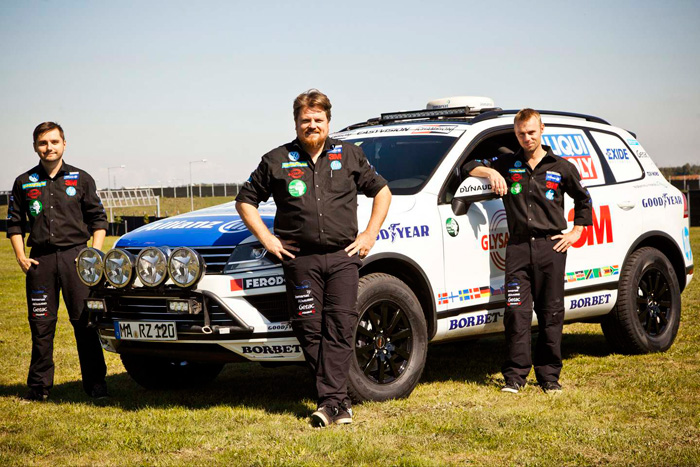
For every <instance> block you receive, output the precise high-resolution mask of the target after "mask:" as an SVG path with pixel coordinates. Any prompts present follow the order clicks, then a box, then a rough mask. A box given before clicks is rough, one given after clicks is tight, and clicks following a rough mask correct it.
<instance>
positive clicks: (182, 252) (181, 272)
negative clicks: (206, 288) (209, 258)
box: [168, 247, 205, 287]
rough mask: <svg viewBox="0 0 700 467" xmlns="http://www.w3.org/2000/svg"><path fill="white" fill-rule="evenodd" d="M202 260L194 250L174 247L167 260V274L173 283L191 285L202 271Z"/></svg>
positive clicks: (197, 280) (196, 280)
mask: <svg viewBox="0 0 700 467" xmlns="http://www.w3.org/2000/svg"><path fill="white" fill-rule="evenodd" d="M204 267H205V266H204V261H203V260H202V258H201V257H200V256H199V254H197V252H196V251H194V250H191V249H189V248H184V247H181V248H176V249H175V250H173V252H172V254H171V255H170V259H169V260H168V274H170V278H171V279H172V280H173V282H174V283H175V285H179V286H180V287H191V286H193V285H195V284H196V283H197V282H199V279H200V278H201V277H202V272H203V271H204Z"/></svg>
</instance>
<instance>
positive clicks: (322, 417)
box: [311, 405, 338, 428]
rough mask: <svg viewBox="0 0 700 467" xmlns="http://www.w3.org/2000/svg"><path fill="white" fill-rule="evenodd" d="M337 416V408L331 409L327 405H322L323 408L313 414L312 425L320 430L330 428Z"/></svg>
mask: <svg viewBox="0 0 700 467" xmlns="http://www.w3.org/2000/svg"><path fill="white" fill-rule="evenodd" d="M337 415H338V408H337V407H329V406H327V405H322V406H321V407H319V408H318V409H316V412H314V413H312V414H311V425H313V426H315V427H319V428H322V427H324V426H329V425H331V424H333V422H334V421H335V417H336V416H337Z"/></svg>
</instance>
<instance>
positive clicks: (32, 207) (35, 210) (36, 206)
mask: <svg viewBox="0 0 700 467" xmlns="http://www.w3.org/2000/svg"><path fill="white" fill-rule="evenodd" d="M43 209H44V205H43V204H41V201H39V200H38V199H35V200H33V201H30V202H29V214H31V215H32V216H34V217H36V216H38V215H39V213H40V212H41V211H42V210H43Z"/></svg>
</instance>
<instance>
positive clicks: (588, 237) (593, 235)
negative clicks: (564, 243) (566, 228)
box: [568, 205, 613, 248]
mask: <svg viewBox="0 0 700 467" xmlns="http://www.w3.org/2000/svg"><path fill="white" fill-rule="evenodd" d="M598 211H599V212H598V213H597V214H596V209H593V225H587V226H586V227H584V228H583V233H582V234H581V238H579V239H578V241H577V242H576V243H574V244H572V245H571V246H572V247H574V248H581V247H582V246H584V245H589V246H590V245H600V244H603V243H613V230H612V219H611V218H610V206H607V205H605V206H600V207H599V208H598ZM568 220H569V222H572V221H573V220H574V210H573V209H572V210H571V211H569V216H568Z"/></svg>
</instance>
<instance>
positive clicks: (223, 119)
mask: <svg viewBox="0 0 700 467" xmlns="http://www.w3.org/2000/svg"><path fill="white" fill-rule="evenodd" d="M698 24H700V2H697V1H668V2H663V3H662V2H650V1H614V2H609V1H590V2H581V1H579V2H569V1H558V2H510V1H507V2H498V1H493V2H488V3H487V2H467V1H442V2H434V3H429V2H418V1H401V2H394V1H387V2H376V1H375V2H364V1H355V2H343V3H335V2H303V3H302V2H298V3H297V2H291V1H287V2H277V1H268V2H264V1H260V2H250V1H247V2H236V1H228V2H224V1H221V2H217V1H198V2H191V1H187V2H182V1H143V2H136V1H134V2H131V1H119V2H106V1H67V0H64V1H61V2H58V1H53V0H47V1H42V2H37V1H13V0H0V70H1V71H2V72H1V73H0V106H1V108H2V109H3V111H2V112H1V113H0V137H1V138H2V141H3V143H4V148H3V150H2V152H1V155H0V157H1V158H2V159H1V160H2V166H3V167H4V170H3V171H2V172H1V173H0V190H9V189H10V187H11V184H12V181H13V180H14V178H15V177H16V175H17V174H18V173H20V172H21V171H24V170H27V169H29V168H30V167H32V166H33V165H35V164H36V163H37V161H38V157H37V156H36V154H35V153H33V152H32V148H31V132H32V130H33V128H34V127H35V126H36V124H38V123H39V122H42V121H45V120H54V121H58V122H60V123H61V124H62V125H63V126H64V129H65V130H66V139H67V142H68V149H67V150H66V155H65V159H66V161H68V162H69V163H71V164H73V165H76V166H78V167H81V168H83V169H85V170H87V171H89V172H90V173H91V174H92V175H93V176H94V177H95V178H96V179H97V181H98V186H100V187H106V186H107V167H114V166H118V165H121V164H124V165H126V168H125V169H121V170H112V175H113V178H114V176H116V183H117V185H118V186H136V185H154V186H157V185H159V184H160V183H162V184H165V185H167V184H173V183H178V184H181V183H187V182H188V181H189V164H188V162H189V161H193V160H198V159H202V158H206V159H207V160H208V162H207V163H206V164H195V165H193V166H192V167H193V179H194V181H195V183H197V182H204V183H207V182H224V181H226V182H238V181H242V180H245V179H246V178H247V177H248V175H249V173H250V172H251V171H252V170H253V169H254V168H255V166H256V165H257V163H258V161H259V159H260V156H261V155H262V154H263V153H265V152H267V151H268V150H269V149H271V148H273V147H275V146H278V145H279V144H282V143H284V142H286V141H289V140H291V139H292V138H293V137H294V133H293V129H294V128H293V121H292V110H291V107H292V101H293V99H294V97H295V96H296V95H297V94H298V93H299V92H301V91H304V90H306V89H308V88H311V87H316V88H319V89H321V90H322V91H324V92H325V93H327V94H328V95H329V97H330V98H331V101H332V102H333V119H332V121H331V130H334V129H335V130H339V129H341V128H342V127H344V126H345V125H348V124H351V123H355V122H357V121H362V120H366V119H367V118H370V117H374V116H378V115H379V114H380V113H381V112H388V111H394V110H402V109H405V110H410V109H417V108H422V107H424V105H425V103H426V102H427V101H428V100H430V99H433V98H439V97H447V96H455V95H484V96H489V97H492V98H493V99H494V100H495V102H496V105H498V106H500V107H503V108H520V107H525V106H529V107H535V108H541V109H551V110H568V111H572V112H580V113H589V114H593V115H597V116H600V117H603V118H605V119H606V120H608V121H610V122H611V123H613V124H614V125H617V126H621V127H624V128H627V129H629V130H632V131H635V132H636V133H637V136H638V138H639V140H640V141H641V142H642V144H643V145H644V147H645V149H646V150H647V152H649V154H650V155H651V157H652V159H654V161H655V162H656V163H657V164H658V165H660V166H667V165H682V164H684V163H686V162H690V163H695V164H699V163H700V153H699V152H698V147H697V144H694V143H695V138H696V137H697V134H698V133H699V132H700V90H699V86H698V82H699V81H698V76H700V52H699V51H698V45H700V27H698Z"/></svg>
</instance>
